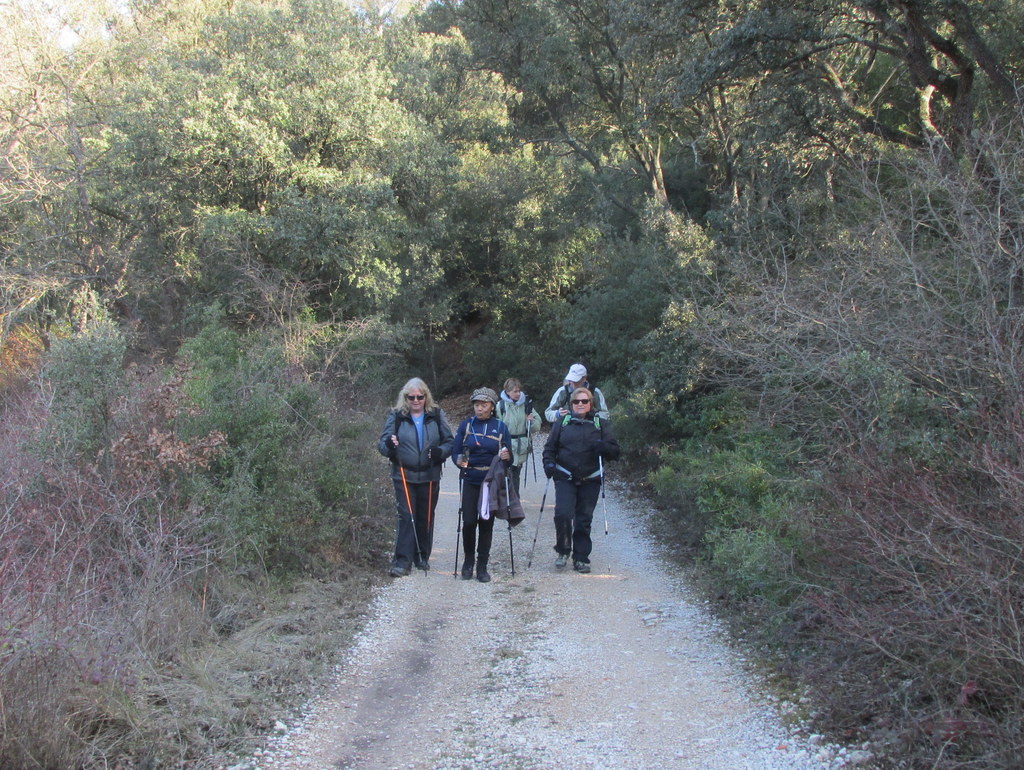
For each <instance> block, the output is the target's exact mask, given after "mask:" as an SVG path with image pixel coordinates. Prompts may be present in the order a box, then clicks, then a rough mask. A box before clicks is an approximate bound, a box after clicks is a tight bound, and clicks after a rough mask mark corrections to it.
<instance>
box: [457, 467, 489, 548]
mask: <svg viewBox="0 0 1024 770" xmlns="http://www.w3.org/2000/svg"><path fill="white" fill-rule="evenodd" d="M480 488H481V485H480V484H470V483H468V482H465V481H464V482H463V483H462V553H463V554H464V555H465V557H466V561H473V560H474V556H473V553H474V551H475V552H476V557H475V558H476V563H477V564H478V565H482V566H487V560H488V558H489V557H490V555H491V540H492V538H493V536H494V517H493V516H491V518H489V519H486V520H484V519H481V518H480V514H479V508H480Z"/></svg>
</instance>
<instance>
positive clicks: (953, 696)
mask: <svg viewBox="0 0 1024 770" xmlns="http://www.w3.org/2000/svg"><path fill="white" fill-rule="evenodd" d="M404 5H405V4H394V5H393V6H388V5H385V4H374V3H359V4H354V5H352V6H350V5H348V4H345V3H342V2H335V1H334V0H323V1H318V2H312V1H311V0H293V1H292V2H285V1H284V0H280V1H276V0H252V1H251V2H238V3H232V4H227V5H225V4H222V3H214V2H209V0H178V1H176V2H170V0H168V1H167V2H145V3H142V2H139V3H128V4H122V3H117V4H106V3H104V2H102V1H101V0H76V2H68V3H64V4H61V6H60V8H59V9H57V10H55V9H54V8H51V7H49V5H48V4H45V3H42V2H36V1H35V0H20V1H19V2H16V3H14V4H8V5H5V6H3V8H2V9H0V16H2V18H3V21H4V25H3V26H2V28H0V29H2V30H3V31H2V32H0V36H2V41H3V45H4V48H5V50H7V51H9V52H12V55H10V56H7V57H5V60H4V61H3V62H0V77H2V79H3V85H4V88H3V90H2V92H0V100H2V106H3V112H2V115H3V117H2V119H0V136H2V139H3V147H4V155H3V158H2V159H0V168H2V173H0V201H2V203H3V205H2V208H0V271H2V272H0V276H2V281H0V292H2V293H0V297H2V314H0V361H2V362H3V366H4V376H3V379H2V381H0V385H2V386H3V388H4V391H3V392H4V402H3V409H4V421H3V425H4V433H5V436H4V438H5V442H4V444H5V446H7V447H10V449H9V450H8V453H7V458H8V463H7V464H6V469H5V471H4V473H3V477H2V479H0V502H2V509H0V727H2V731H3V732H2V736H0V764H4V765H5V766H7V765H10V766H28V765H32V764H36V765H44V766H64V765H72V764H80V765H83V766H88V765H90V764H95V765H96V766H98V765H100V764H103V763H104V762H106V763H108V764H116V763H117V762H116V759H112V758H115V757H117V756H118V755H119V753H120V754H124V755H125V756H131V755H132V751H133V750H134V749H133V748H132V747H131V746H130V745H129V743H128V742H125V741H124V736H125V735H128V734H131V733H132V729H131V728H130V727H129V725H130V724H133V723H136V722H138V721H139V720H133V719H132V718H131V717H130V716H129V715H126V713H125V711H124V710H127V709H130V708H138V707H140V706H139V704H147V706H146V707H147V708H151V707H152V706H151V704H152V698H151V697H150V696H151V695H152V692H151V688H149V687H148V685H146V684H144V680H146V676H145V675H144V672H145V671H147V670H150V669H152V670H156V669H158V668H159V667H160V666H162V665H165V664H166V663H167V662H168V661H179V660H181V659H183V658H185V657H187V655H188V650H189V649H192V648H194V646H195V645H198V644H200V643H202V642H203V640H204V639H205V640H207V641H209V639H211V638H213V639H215V638H217V634H218V630H217V629H218V628H219V626H218V624H217V623H216V622H215V620H216V613H217V609H216V603H215V602H214V603H210V604H208V603H207V602H206V596H207V594H208V592H209V586H210V585H211V584H217V582H218V580H219V579H221V578H224V577H225V576H232V575H247V576H251V575H253V574H255V573H260V574H263V575H273V576H282V575H284V576H288V575H292V576H294V575H297V574H310V573H314V574H323V575H326V574H337V573H338V572H339V571H342V572H345V571H350V570H357V569H361V568H365V567H366V566H367V565H374V563H375V562H374V559H375V558H376V553H377V552H378V549H379V547H380V542H381V540H382V538H383V537H385V535H384V533H383V532H382V527H381V525H380V523H379V521H377V523H376V524H375V525H370V524H369V523H368V520H367V517H366V512H367V510H368V508H370V507H371V505H370V503H369V502H368V500H369V498H370V496H371V493H370V492H369V491H367V486H366V481H367V479H369V478H371V477H372V476H373V474H374V472H375V470H374V467H375V466H373V465H372V464H371V463H372V461H373V460H374V459H375V458H372V456H371V455H372V451H371V450H370V449H369V447H370V446H371V443H372V442H371V441H370V439H369V436H371V435H372V430H373V421H374V418H373V415H374V413H375V409H376V408H378V407H379V406H380V405H381V404H382V401H381V399H382V398H383V399H384V400H387V399H388V398H389V395H388V394H389V393H391V392H393V391H394V389H395V388H396V387H397V386H398V385H400V384H401V382H402V381H404V378H406V377H408V376H410V374H418V375H421V376H424V377H425V378H426V379H427V380H428V381H429V382H430V383H431V386H432V387H433V388H434V389H435V391H436V392H437V393H439V394H444V393H448V392H451V391H454V390H458V389H461V388H467V387H474V386H476V385H479V384H485V383H486V384H490V385H492V386H496V385H499V384H500V383H501V381H502V380H503V379H504V378H505V377H507V376H510V375H514V376H517V377H519V378H520V379H521V380H522V381H523V382H524V384H525V387H526V390H527V391H528V392H529V393H530V394H531V395H533V396H534V397H535V398H537V399H538V400H540V399H544V398H546V397H547V395H548V394H549V393H550V391H551V389H553V387H554V386H556V385H557V384H558V381H559V378H560V377H561V376H562V373H563V372H564V370H565V367H566V366H567V365H568V364H569V363H572V362H573V361H576V360H582V361H584V362H585V363H586V364H587V365H588V367H589V368H590V370H591V372H592V373H593V375H594V377H593V378H594V380H595V381H596V382H597V383H598V384H599V385H600V386H601V388H602V390H603V391H604V392H605V393H606V395H607V396H608V397H609V398H610V400H611V402H612V410H613V417H614V419H615V420H616V424H617V426H618V430H619V432H620V433H621V435H622V439H623V442H624V443H625V444H626V445H627V446H628V447H629V448H631V450H632V452H631V455H632V460H633V468H634V469H636V470H639V471H641V472H642V473H644V474H645V475H646V481H647V482H648V483H649V488H650V490H651V492H652V494H653V495H654V496H655V497H656V499H657V500H658V501H659V504H660V507H661V509H662V510H663V511H664V512H665V514H666V519H668V520H670V521H671V522H673V525H672V526H673V529H674V530H675V531H674V536H675V537H677V538H678V539H679V542H682V543H685V544H686V545H687V546H689V548H688V549H687V553H692V554H694V555H696V556H698V557H699V558H700V560H701V561H702V563H703V564H704V565H705V566H706V567H707V570H706V572H707V574H708V575H709V576H710V579H711V580H712V581H713V586H714V590H715V592H716V595H717V596H720V597H721V598H722V599H723V600H725V601H727V602H729V603H730V606H731V608H733V609H735V610H737V611H739V612H742V613H745V615H744V616H745V617H747V618H748V619H756V620H757V621H758V623H757V627H759V628H762V629H763V630H764V639H765V641H766V642H768V643H770V644H771V646H772V647H773V648H774V649H775V650H776V651H777V652H778V653H779V655H780V660H781V661H783V664H784V665H785V666H786V667H787V670H788V671H789V672H790V673H791V674H792V676H793V677H794V679H795V680H796V681H798V682H799V683H800V684H801V685H802V686H804V687H806V688H807V689H808V692H811V693H813V698H814V699H815V701H816V706H817V708H816V710H817V711H818V713H820V714H822V725H821V727H822V729H823V730H825V729H827V730H832V731H834V733H835V734H837V735H841V736H842V737H843V738H844V739H853V740H857V741H872V742H874V744H875V748H876V751H878V752H879V753H881V752H888V753H889V754H890V755H891V756H892V757H893V758H894V761H903V762H904V763H905V764H907V766H927V767H953V766H959V765H960V764H968V763H973V764H972V766H977V767H982V766H992V767H998V766H1007V765H1009V764H1012V761H1013V759H1014V758H1015V757H1016V756H1018V755H1019V753H1020V751H1021V750H1022V749H1024V708H1022V706H1021V703H1022V699H1021V693H1022V688H1024V648H1022V646H1021V638H1024V637H1022V635H1021V634H1020V633H1019V628H1018V623H1017V620H1016V618H1017V616H1018V615H1019V609H1020V602H1021V598H1022V597H1021V593H1022V585H1024V584H1022V580H1021V575H1020V572H1019V563H1020V559H1021V553H1020V549H1021V548H1022V547H1024V546H1022V545H1021V543H1022V542H1024V538H1022V535H1024V532H1021V524H1020V521H1021V520H1022V517H1021V513H1022V507H1024V492H1022V486H1021V483H1020V479H1021V478H1022V477H1024V476H1022V472H1021V456H1020V450H1019V447H1020V445H1021V438H1022V436H1024V424H1022V422H1021V414H1022V412H1024V397H1022V391H1021V387H1020V383H1021V381H1022V376H1021V375H1022V363H1021V361H1022V351H1024V327H1022V320H1024V316H1022V307H1024V305H1022V291H1024V189H1022V182H1021V180H1022V178H1024V174H1022V171H1024V169H1022V165H1024V105H1022V104H1021V94H1022V93H1024V90H1022V88H1021V86H1022V84H1021V81H1020V78H1021V70H1022V68H1024V51H1022V50H1021V47H1020V40H1021V30H1022V28H1024V3H1021V2H1017V1H1016V0H998V1H997V2H991V1H988V2H981V1H980V0H957V1H956V2H947V1H945V0H942V1H940V0H913V1H912V2H906V1H905V0H904V1H902V2H887V1H884V0H882V1H879V0H876V1H872V2H839V3H836V2H820V1H819V0H796V1H795V2H788V3H777V2H768V1H767V0H749V1H745V2H734V3H727V4H723V3H720V2H712V0H668V1H667V2H666V1H665V0H629V1H628V2H627V1H625V0H561V1H560V2H554V1H553V0H502V2H494V1H493V0H435V2H431V3H425V4H422V6H421V7H418V8H416V9H412V10H410V11H409V12H408V13H403V14H399V13H397V12H396V11H397V9H398V8H399V7H400V6H404ZM353 9H355V10H353ZM72 33H73V34H72ZM378 518H379V517H378ZM375 521H376V519H375ZM385 524H386V522H385ZM57 530H60V531H62V532H65V538H64V539H63V540H59V541H58V540H56V539H52V538H50V539H48V533H52V532H54V531H57ZM97 565H102V569H99V568H98V567H97ZM138 586H142V587H145V589H146V590H134V589H135V587H138ZM30 587H31V588H30ZM26 592H28V593H29V595H30V596H31V601H28V602H26V601H23V596H24V595H25V593H26ZM170 604H173V605H174V606H177V607H183V608H187V613H185V614H187V615H188V616H189V617H190V618H193V620H192V621H190V622H189V623H188V624H185V626H187V628H189V629H192V631H190V632H188V633H177V634H176V633H175V632H174V630H173V629H172V628H171V627H170V625H169V624H167V623H166V618H167V616H168V614H167V607H168V606H169V605H170ZM179 615H181V613H179ZM152 618H159V619H160V621H159V622H156V621H153V620H152ZM204 622H205V623H207V624H208V625H207V626H206V627H204V626H203V623H204ZM185 626H182V627H185ZM204 628H205V630H203V629H204ZM83 629H88V631H85V630H83ZM119 629H120V630H119ZM123 629H129V631H128V632H127V633H124V632H123ZM197 629H198V630H197ZM127 649H131V650H132V651H133V654H132V655H126V654H125V650H127ZM68 660H71V661H73V662H74V663H75V664H76V665H75V666H73V667H71V668H69V667H67V666H66V665H65V663H66V662H67V661H68ZM115 660H127V661H130V662H129V663H127V664H124V666H121V664H115V663H114V662H113V661H115ZM119 666H120V667H119ZM32 683H35V684H32ZM33 690H34V691H35V692H36V693H37V694H38V697H34V698H29V699H28V700H31V707H29V705H28V704H27V701H26V700H25V699H23V698H21V697H20V696H19V693H31V692H33ZM67 693H74V697H73V698H70V699H69V698H68V697H67ZM119 709H120V710H119ZM12 715H17V718H16V719H15V717H14V716H12ZM240 719H241V718H240ZM12 720H13V721H12ZM143 721H144V720H143ZM241 721H244V719H242V720H241ZM40 724H48V725H59V726H60V729H54V730H33V729H32V726H33V725H40ZM176 729H178V730H179V731H180V732H183V730H182V728H181V727H180V726H179V727H178V728H176ZM240 729H241V728H240ZM25 735H34V736H35V737H34V738H33V739H32V740H25V739H24V736H25ZM12 736H21V738H20V739H18V740H15V739H14V738H13V737H12ZM229 739H230V738H229V736H222V737H221V738H220V739H218V740H221V741H222V742H226V741H229ZM142 742H143V743H145V742H146V741H145V740H143V741H142ZM134 745H138V744H134ZM168 750H169V751H170V749H168ZM186 751H187V750H186ZM135 759H140V758H139V757H137V756H136V757H135ZM178 759H180V757H179V758H178ZM148 760H152V761H160V760H167V757H166V756H162V757H149V758H147V761H148ZM172 761H173V760H172Z"/></svg>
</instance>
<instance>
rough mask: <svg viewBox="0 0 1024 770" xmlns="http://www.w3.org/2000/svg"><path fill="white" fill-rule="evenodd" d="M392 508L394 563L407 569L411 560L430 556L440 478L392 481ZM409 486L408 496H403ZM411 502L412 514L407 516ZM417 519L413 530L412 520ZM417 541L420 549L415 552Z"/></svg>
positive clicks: (416, 561) (417, 560)
mask: <svg viewBox="0 0 1024 770" xmlns="http://www.w3.org/2000/svg"><path fill="white" fill-rule="evenodd" d="M392 481H394V484H395V508H396V515H397V517H398V520H397V522H396V524H395V557H394V560H393V564H394V566H396V567H402V568H403V569H409V568H411V567H412V566H413V565H414V564H415V565H417V566H419V564H420V563H422V562H424V561H426V560H427V559H429V558H430V551H431V549H432V548H433V545H434V509H435V508H437V496H438V492H439V489H438V487H439V486H440V482H437V481H434V482H425V483H423V484H407V483H403V482H402V481H400V480H399V481H395V480H394V479H392ZM406 489H408V490H409V499H408V501H406V499H405V490H406ZM410 504H411V505H412V510H413V516H412V519H410V518H409V505H410ZM413 521H415V522H416V531H415V532H413V528H412V527H413V525H412V522H413ZM417 543H418V545H419V553H418V554H417V552H416V546H417Z"/></svg>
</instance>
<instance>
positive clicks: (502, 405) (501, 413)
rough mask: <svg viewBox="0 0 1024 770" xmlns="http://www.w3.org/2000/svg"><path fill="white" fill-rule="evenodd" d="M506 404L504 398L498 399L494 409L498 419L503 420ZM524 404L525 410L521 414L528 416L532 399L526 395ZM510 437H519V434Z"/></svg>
mask: <svg viewBox="0 0 1024 770" xmlns="http://www.w3.org/2000/svg"><path fill="white" fill-rule="evenodd" d="M508 405H509V402H508V401H506V400H505V399H501V400H500V401H498V408H497V409H495V410H494V411H495V414H497V415H498V419H499V420H501V421H502V422H504V421H505V415H506V414H507V413H508ZM524 406H525V407H526V409H525V411H523V415H525V416H526V417H529V416H530V412H532V411H533V399H532V398H530V397H529V396H527V397H526V403H525V404H524ZM524 435H525V434H524ZM512 438H521V436H513V437H512Z"/></svg>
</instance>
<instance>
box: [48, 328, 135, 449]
mask: <svg viewBox="0 0 1024 770" xmlns="http://www.w3.org/2000/svg"><path fill="white" fill-rule="evenodd" d="M126 347H127V346H126V344H125V340H124V336H123V335H122V333H121V332H120V330H118V328H117V327H116V326H115V325H114V324H113V322H111V321H109V320H106V319H101V320H98V321H95V322H92V323H90V324H89V325H88V326H87V327H86V328H85V329H83V330H82V331H80V332H78V333H76V334H73V335H70V336H68V337H63V338H59V339H57V340H55V341H54V342H53V343H52V345H51V346H50V351H49V353H48V354H47V355H46V359H45V363H44V366H43V372H42V374H43V380H44V382H45V383H46V384H47V385H48V386H49V388H50V390H51V392H52V397H51V399H50V419H49V423H48V425H47V430H46V434H45V439H44V441H45V444H46V454H47V455H48V456H49V457H51V458H55V457H56V456H58V455H59V456H63V457H64V458H66V459H68V460H71V459H75V458H87V459H93V458H94V457H95V455H96V453H97V452H98V451H99V450H100V449H101V448H102V447H103V446H104V445H105V443H106V441H107V439H108V433H109V430H110V419H111V415H112V413H113V411H114V407H113V405H114V402H115V401H116V400H117V399H118V398H119V397H120V396H121V395H122V393H123V382H122V372H123V366H124V354H125V349H126Z"/></svg>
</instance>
